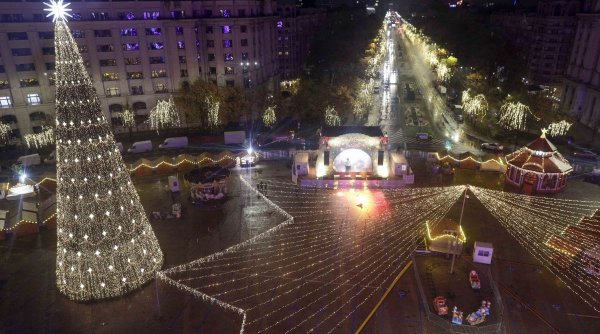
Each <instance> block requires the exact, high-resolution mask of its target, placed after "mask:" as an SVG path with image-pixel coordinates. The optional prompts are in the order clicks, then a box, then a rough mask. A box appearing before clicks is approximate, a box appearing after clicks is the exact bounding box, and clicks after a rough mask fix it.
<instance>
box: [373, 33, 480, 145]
mask: <svg viewBox="0 0 600 334" xmlns="http://www.w3.org/2000/svg"><path fill="white" fill-rule="evenodd" d="M387 31H388V32H389V35H388V43H387V52H386V55H385V59H384V62H383V65H382V69H381V73H382V75H381V89H380V92H379V96H378V97H377V96H376V97H377V103H376V106H375V108H374V109H373V110H372V111H371V113H370V114H369V118H368V125H375V124H377V125H380V126H381V128H382V132H384V133H387V134H388V137H389V143H390V144H391V145H392V147H400V148H404V147H406V148H407V149H410V150H422V151H440V150H443V149H447V148H451V149H452V151H455V152H458V153H462V152H465V151H471V152H473V153H479V152H480V150H479V144H480V142H471V141H467V139H466V138H465V136H460V137H459V136H457V135H458V134H459V133H462V132H461V131H469V132H471V131H470V130H467V128H468V127H467V126H466V125H465V124H457V123H456V121H455V120H454V118H453V116H452V115H451V113H449V111H448V107H447V106H446V103H445V102H444V98H442V97H441V96H440V94H439V93H438V92H437V90H436V89H435V87H434V86H433V81H434V80H433V74H432V72H431V69H430V67H429V66H428V65H427V64H425V63H424V61H423V57H424V56H423V55H420V54H418V50H416V49H415V48H414V47H413V46H412V45H411V44H410V42H408V41H407V39H406V38H405V37H404V36H403V33H402V30H401V29H399V28H398V27H391V26H390V27H389V28H388V30H387ZM408 87H410V89H411V90H413V91H414V98H412V97H411V98H410V99H409V98H408V95H409V94H408ZM419 111H420V112H419ZM415 114H420V115H422V118H423V119H424V120H425V121H424V122H420V123H417V122H412V123H411V122H407V119H410V118H413V117H414V115H415ZM408 124H411V125H410V126H409V125H408ZM413 124H414V125H413ZM417 133H428V134H430V135H432V138H431V139H429V140H423V139H417V138H416V134H417Z"/></svg>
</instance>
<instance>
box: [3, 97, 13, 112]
mask: <svg viewBox="0 0 600 334" xmlns="http://www.w3.org/2000/svg"><path fill="white" fill-rule="evenodd" d="M10 107H12V101H11V100H10V96H0V108H3V109H5V108H10Z"/></svg>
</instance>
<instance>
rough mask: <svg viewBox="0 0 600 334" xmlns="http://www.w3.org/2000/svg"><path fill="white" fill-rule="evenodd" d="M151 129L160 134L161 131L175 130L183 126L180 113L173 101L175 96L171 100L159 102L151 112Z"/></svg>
mask: <svg viewBox="0 0 600 334" xmlns="http://www.w3.org/2000/svg"><path fill="white" fill-rule="evenodd" d="M148 118H149V121H150V128H151V129H153V130H156V131H157V132H158V130H159V129H163V128H173V127H179V126H181V120H180V119H179V111H177V107H176V106H175V102H174V101H173V96H170V97H169V100H167V101H165V100H159V101H158V102H157V103H156V106H155V107H154V108H152V110H150V115H149V117H148Z"/></svg>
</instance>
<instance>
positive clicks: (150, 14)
mask: <svg viewBox="0 0 600 334" xmlns="http://www.w3.org/2000/svg"><path fill="white" fill-rule="evenodd" d="M159 16H160V12H144V20H157V19H158V18H159Z"/></svg>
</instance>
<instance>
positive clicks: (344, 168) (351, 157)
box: [333, 148, 373, 173]
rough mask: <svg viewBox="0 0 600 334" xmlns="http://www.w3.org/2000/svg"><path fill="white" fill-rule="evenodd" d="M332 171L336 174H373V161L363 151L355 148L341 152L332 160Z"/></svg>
mask: <svg viewBox="0 0 600 334" xmlns="http://www.w3.org/2000/svg"><path fill="white" fill-rule="evenodd" d="M333 170H334V171H336V172H338V173H349V172H358V173H360V172H367V173H372V172H373V160H372V159H371V156H370V155H369V154H367V153H366V152H365V151H363V150H361V149H357V148H349V149H346V150H343V151H342V152H340V154H338V155H337V156H336V157H335V160H333Z"/></svg>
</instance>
